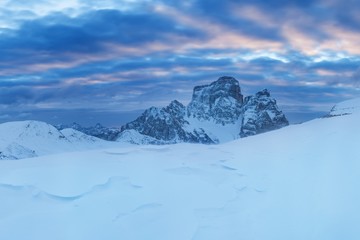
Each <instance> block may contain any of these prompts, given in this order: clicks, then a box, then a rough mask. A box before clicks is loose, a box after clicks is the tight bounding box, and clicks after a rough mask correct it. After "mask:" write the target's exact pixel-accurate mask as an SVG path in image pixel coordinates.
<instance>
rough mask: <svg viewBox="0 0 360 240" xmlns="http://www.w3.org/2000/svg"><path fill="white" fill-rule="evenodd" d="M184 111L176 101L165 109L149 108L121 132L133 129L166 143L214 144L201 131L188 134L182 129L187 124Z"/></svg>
mask: <svg viewBox="0 0 360 240" xmlns="http://www.w3.org/2000/svg"><path fill="white" fill-rule="evenodd" d="M185 110H186V108H185V106H184V105H183V104H181V103H180V102H178V101H176V100H174V101H172V102H171V103H170V104H169V106H167V107H165V108H161V109H159V108H156V107H151V108H149V109H147V110H145V112H144V113H143V114H142V115H141V116H140V117H138V118H137V119H136V120H135V121H132V122H130V123H128V124H126V125H124V126H122V127H121V131H122V132H123V131H125V130H130V129H133V130H136V131H137V132H139V133H140V134H142V135H145V136H150V137H152V138H154V139H156V140H160V141H166V142H167V143H177V142H190V143H214V141H213V140H212V139H211V138H210V137H209V136H207V135H206V133H204V132H203V131H201V130H198V131H192V132H188V131H186V130H185V129H184V128H185V125H188V124H189V123H188V122H187V121H186V120H185ZM120 138H121V136H120Z"/></svg>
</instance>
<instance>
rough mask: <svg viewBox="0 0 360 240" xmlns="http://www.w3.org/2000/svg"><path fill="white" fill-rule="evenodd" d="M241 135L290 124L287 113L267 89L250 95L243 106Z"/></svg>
mask: <svg viewBox="0 0 360 240" xmlns="http://www.w3.org/2000/svg"><path fill="white" fill-rule="evenodd" d="M242 118H243V119H242V127H241V130H240V136H241V137H247V136H251V135H255V134H259V133H263V132H266V131H270V130H274V129H278V128H281V127H284V126H287V125H289V122H288V120H287V119H286V117H285V115H284V114H283V113H282V112H281V111H280V110H279V108H278V106H277V105H276V100H275V99H274V98H272V97H270V93H269V91H268V90H267V89H264V90H262V91H260V92H258V93H256V95H255V96H248V97H246V98H245V100H244V104H243V106H242Z"/></svg>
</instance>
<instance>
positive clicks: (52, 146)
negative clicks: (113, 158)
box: [0, 121, 114, 159]
mask: <svg viewBox="0 0 360 240" xmlns="http://www.w3.org/2000/svg"><path fill="white" fill-rule="evenodd" d="M105 146H114V144H112V143H109V142H106V141H104V140H101V139H98V138H95V137H90V136H87V135H85V134H83V133H81V132H78V131H76V130H74V129H64V130H62V131H58V130H57V129H56V128H55V127H53V126H52V125H50V124H47V123H44V122H38V121H19V122H7V123H3V124H0V159H21V158H27V157H34V156H41V155H46V154H54V153H61V152H65V151H77V150H85V149H92V148H95V147H105Z"/></svg>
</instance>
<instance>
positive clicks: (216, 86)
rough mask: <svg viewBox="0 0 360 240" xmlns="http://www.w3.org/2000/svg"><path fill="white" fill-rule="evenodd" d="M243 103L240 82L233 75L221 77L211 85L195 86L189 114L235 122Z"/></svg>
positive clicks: (218, 120)
mask: <svg viewBox="0 0 360 240" xmlns="http://www.w3.org/2000/svg"><path fill="white" fill-rule="evenodd" d="M242 103H243V95H242V94H241V90H240V86H239V82H238V81H237V80H236V79H235V78H233V77H221V78H219V79H218V80H217V81H215V82H213V83H211V84H210V85H204V86H197V87H195V88H194V92H193V96H192V100H191V102H190V104H189V105H188V107H187V116H188V117H193V118H197V119H199V120H207V121H212V120H213V121H215V122H216V123H219V124H222V125H225V124H228V123H235V121H237V119H238V118H239V115H240V113H241V105H242Z"/></svg>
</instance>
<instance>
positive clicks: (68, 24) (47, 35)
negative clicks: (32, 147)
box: [0, 0, 360, 127]
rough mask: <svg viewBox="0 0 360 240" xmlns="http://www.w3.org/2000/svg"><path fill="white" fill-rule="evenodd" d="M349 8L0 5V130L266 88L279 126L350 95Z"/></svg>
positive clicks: (332, 4)
mask: <svg viewBox="0 0 360 240" xmlns="http://www.w3.org/2000/svg"><path fill="white" fill-rule="evenodd" d="M359 12H360V2H358V1H355V0H349V1H347V2H346V4H345V3H344V2H343V1H340V0H320V1H316V2H314V1H301V0H294V1H284V0H270V1H263V0H257V1H250V0H245V1H241V3H238V2H237V1H234V0H225V1H220V2H218V1H215V0H207V1H205V0H188V1H181V2H180V3H178V2H177V1H164V0H156V1H155V0H139V1H131V0H124V1H111V0H107V1H101V2H96V1H86V0H75V1H61V2H59V1H55V0H44V1H40V2H39V1H32V0H30V1H16V2H13V1H3V2H1V3H0V16H1V18H0V19H1V20H0V37H1V38H0V53H1V54H0V84H1V85H0V107H1V114H0V122H8V121H16V120H27V119H32V120H39V121H45V122H48V123H51V124H60V123H63V124H69V123H72V122H78V123H80V124H81V125H84V126H91V125H95V124H96V123H98V122H99V123H101V124H102V125H104V126H109V127H111V126H121V125H122V124H124V123H126V122H129V121H131V120H134V119H135V118H136V117H137V116H138V115H139V114H141V112H142V111H144V110H145V109H147V108H149V107H151V106H155V107H165V106H166V105H168V104H169V103H170V102H171V101H172V100H174V99H176V100H178V101H180V102H181V103H183V104H184V105H187V104H188V103H189V101H190V100H191V95H192V90H193V87H195V86H198V85H204V84H210V83H211V82H213V81H215V80H217V79H218V78H219V77H221V76H224V75H228V76H233V77H235V78H236V79H237V80H238V81H239V83H240V87H241V91H242V93H243V95H244V96H248V95H253V94H255V93H256V92H257V91H260V90H262V89H264V88H267V89H269V91H270V93H271V95H272V97H274V98H275V99H276V100H277V102H278V106H279V108H280V109H281V110H282V111H283V112H284V113H285V115H286V116H287V118H288V119H289V120H290V123H293V124H294V123H299V122H303V121H307V120H311V119H313V118H316V117H321V116H323V115H324V114H325V113H327V112H329V111H330V109H331V107H332V106H333V105H335V104H336V103H338V102H341V101H344V100H347V99H352V98H356V97H359V96H360V48H359V47H358V46H359V44H360V40H359V39H360V20H359V17H358V16H359Z"/></svg>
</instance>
